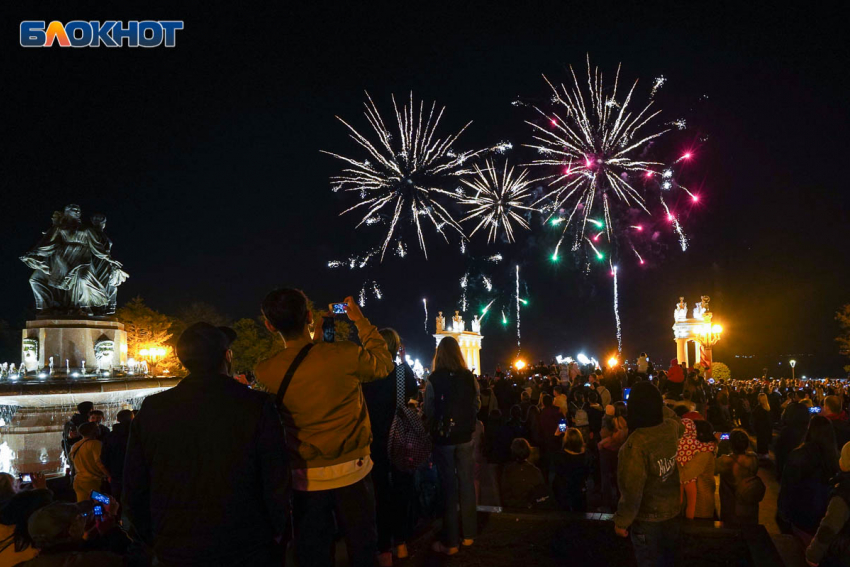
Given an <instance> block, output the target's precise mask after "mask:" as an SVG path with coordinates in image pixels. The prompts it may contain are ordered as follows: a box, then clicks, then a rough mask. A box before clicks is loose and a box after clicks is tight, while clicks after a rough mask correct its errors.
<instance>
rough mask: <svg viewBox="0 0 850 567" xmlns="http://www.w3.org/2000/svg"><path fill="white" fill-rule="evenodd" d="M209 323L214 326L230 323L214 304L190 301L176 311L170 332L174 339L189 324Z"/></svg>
mask: <svg viewBox="0 0 850 567" xmlns="http://www.w3.org/2000/svg"><path fill="white" fill-rule="evenodd" d="M201 322H204V323H209V324H210V325H215V326H216V327H223V326H228V325H230V320H229V319H228V318H227V317H226V316H225V315H223V314H222V313H221V312H220V311H219V310H218V309H217V308H216V307H215V306H213V305H210V304H209V303H203V302H201V301H196V302H194V303H190V304H189V305H187V306H186V307H183V308H182V309H180V311H178V312H177V318H176V319H174V324H173V325H172V327H171V332H172V333H173V334H174V338H175V340H176V339H177V338H179V337H180V335H182V334H183V331H185V330H186V329H187V328H189V327H190V326H192V325H194V324H195V323H201Z"/></svg>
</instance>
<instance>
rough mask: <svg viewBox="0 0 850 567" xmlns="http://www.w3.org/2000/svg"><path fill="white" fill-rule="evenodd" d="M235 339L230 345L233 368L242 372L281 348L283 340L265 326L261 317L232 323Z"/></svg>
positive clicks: (238, 372) (239, 372)
mask: <svg viewBox="0 0 850 567" xmlns="http://www.w3.org/2000/svg"><path fill="white" fill-rule="evenodd" d="M233 330H234V331H236V340H235V341H233V344H232V345H231V346H230V348H231V350H232V351H233V370H234V371H235V372H236V373H237V374H242V373H243V372H246V371H248V370H253V369H254V367H255V366H256V365H257V363H258V362H260V361H262V360H265V359H267V358H270V357H272V356H274V355H275V354H277V353H278V352H280V351H281V350H283V346H284V345H283V340H282V339H281V338H280V336H279V335H272V334H271V333H269V332H268V330H267V329H266V328H265V325H264V324H263V322H262V319H239V320H238V321H236V323H234V325H233Z"/></svg>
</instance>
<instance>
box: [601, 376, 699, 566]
mask: <svg viewBox="0 0 850 567" xmlns="http://www.w3.org/2000/svg"><path fill="white" fill-rule="evenodd" d="M667 415H672V416H675V414H674V413H672V412H669V413H668V414H667ZM627 422H628V428H629V432H630V435H629V438H628V439H627V440H626V442H625V444H624V445H623V446H622V447H621V448H620V452H619V456H618V466H617V484H618V486H619V488H620V502H619V505H618V506H617V512H616V513H615V514H614V530H615V531H616V533H617V535H619V536H620V537H629V536H630V535H631V540H632V546H633V547H634V550H635V559H636V560H637V564H638V565H639V566H640V567H649V566H654V565H672V564H673V559H674V557H675V555H676V546H677V544H678V540H679V527H680V526H679V513H680V511H681V505H680V498H679V469H678V467H677V465H676V452H677V450H678V447H679V438H680V437H681V436H682V435H683V434H684V426H683V425H682V423H681V421H677V420H676V419H675V417H665V412H664V401H663V400H662V398H661V392H659V391H658V389H657V388H656V387H655V386H654V385H652V384H651V383H650V382H638V383H637V384H635V385H634V387H633V388H632V391H631V395H630V396H629V412H628V417H627Z"/></svg>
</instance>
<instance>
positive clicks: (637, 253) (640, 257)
mask: <svg viewBox="0 0 850 567" xmlns="http://www.w3.org/2000/svg"><path fill="white" fill-rule="evenodd" d="M632 252H634V253H635V256H637V259H638V261H639V262H640V263H641V264H643V257H642V256H641V255H640V252H638V251H637V249H635V248H634V247H632Z"/></svg>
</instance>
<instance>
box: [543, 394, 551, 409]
mask: <svg viewBox="0 0 850 567" xmlns="http://www.w3.org/2000/svg"><path fill="white" fill-rule="evenodd" d="M553 401H554V400H553V399H552V396H550V395H549V394H543V407H545V408H548V407H550V406H551V405H552V402H553Z"/></svg>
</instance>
